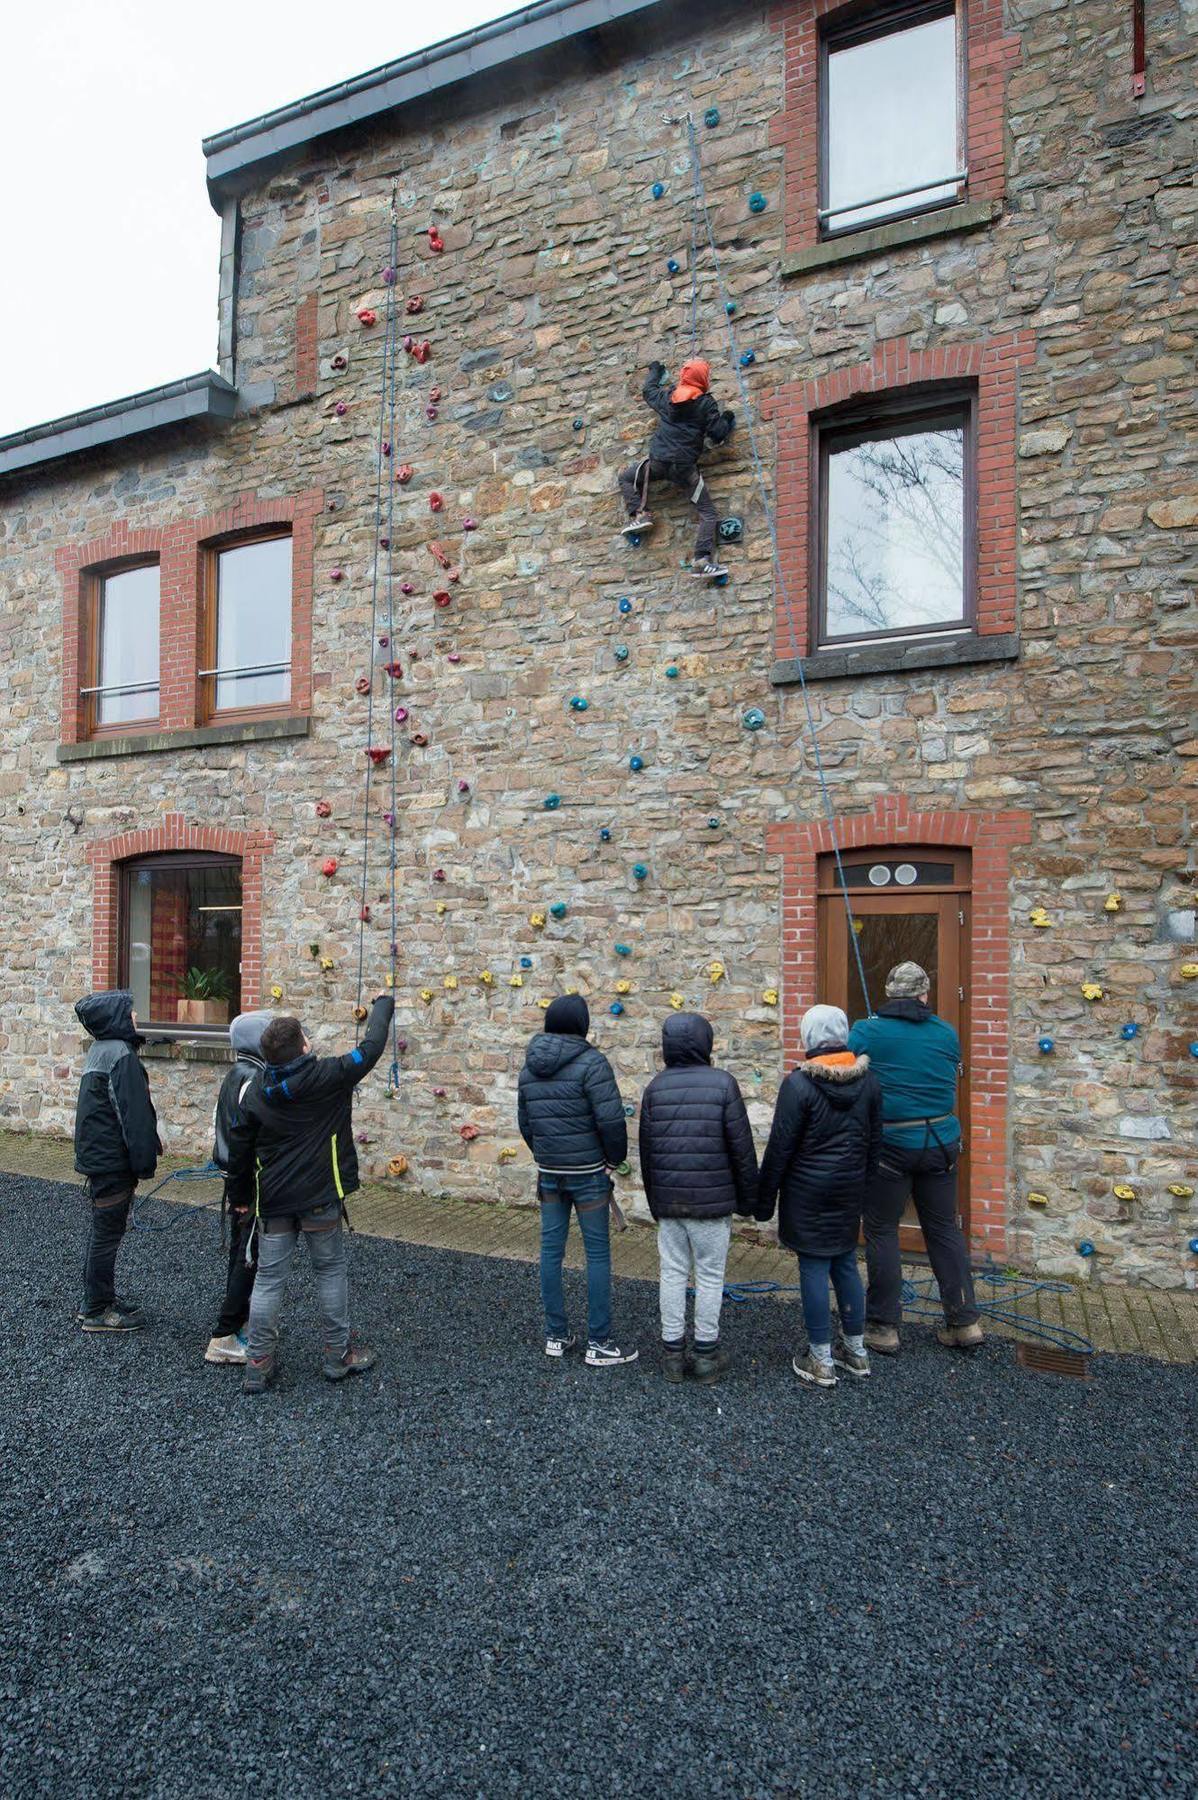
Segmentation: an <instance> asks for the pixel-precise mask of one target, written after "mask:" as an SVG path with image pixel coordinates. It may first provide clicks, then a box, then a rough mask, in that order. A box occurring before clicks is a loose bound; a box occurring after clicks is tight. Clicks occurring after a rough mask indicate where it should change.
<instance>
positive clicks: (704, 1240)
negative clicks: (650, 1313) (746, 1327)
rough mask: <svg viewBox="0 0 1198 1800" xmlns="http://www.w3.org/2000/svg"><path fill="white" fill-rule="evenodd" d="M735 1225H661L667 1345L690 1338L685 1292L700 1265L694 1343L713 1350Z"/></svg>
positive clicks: (699, 1222)
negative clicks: (686, 1337) (707, 1345)
mask: <svg viewBox="0 0 1198 1800" xmlns="http://www.w3.org/2000/svg"><path fill="white" fill-rule="evenodd" d="M731 1236H732V1220H731V1218H725V1219H662V1220H660V1221H659V1222H658V1226H657V1254H658V1256H659V1258H660V1259H661V1284H660V1299H661V1335H662V1338H663V1339H664V1341H665V1342H666V1343H667V1344H676V1343H677V1342H678V1340H679V1339H680V1338H683V1337H685V1336H686V1290H687V1288H688V1287H689V1285H690V1278H691V1262H692V1260H693V1261H694V1265H695V1342H696V1343H698V1344H714V1343H715V1341H716V1339H717V1338H718V1337H719V1335H720V1307H721V1305H722V1304H723V1300H724V1267H725V1264H726V1263H727V1261H728V1243H729V1240H730V1238H731Z"/></svg>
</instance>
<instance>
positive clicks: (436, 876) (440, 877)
mask: <svg viewBox="0 0 1198 1800" xmlns="http://www.w3.org/2000/svg"><path fill="white" fill-rule="evenodd" d="M433 880H434V881H444V880H445V870H444V869H434V870H433Z"/></svg>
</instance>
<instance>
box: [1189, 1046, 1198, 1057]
mask: <svg viewBox="0 0 1198 1800" xmlns="http://www.w3.org/2000/svg"><path fill="white" fill-rule="evenodd" d="M1190 1055H1191V1056H1198V1044H1191V1045H1190Z"/></svg>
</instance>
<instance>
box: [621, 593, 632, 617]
mask: <svg viewBox="0 0 1198 1800" xmlns="http://www.w3.org/2000/svg"><path fill="white" fill-rule="evenodd" d="M620 611H621V612H622V613H630V612H631V611H632V601H631V600H630V599H629V598H628V595H627V594H621V596H620Z"/></svg>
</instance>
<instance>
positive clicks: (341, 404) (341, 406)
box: [333, 400, 349, 419]
mask: <svg viewBox="0 0 1198 1800" xmlns="http://www.w3.org/2000/svg"><path fill="white" fill-rule="evenodd" d="M333 411H334V412H335V413H336V415H337V417H338V418H339V419H343V418H344V417H345V415H346V413H347V412H348V411H349V407H348V406H347V405H346V403H345V401H344V400H338V402H337V404H336V406H335V407H334V408H333Z"/></svg>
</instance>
